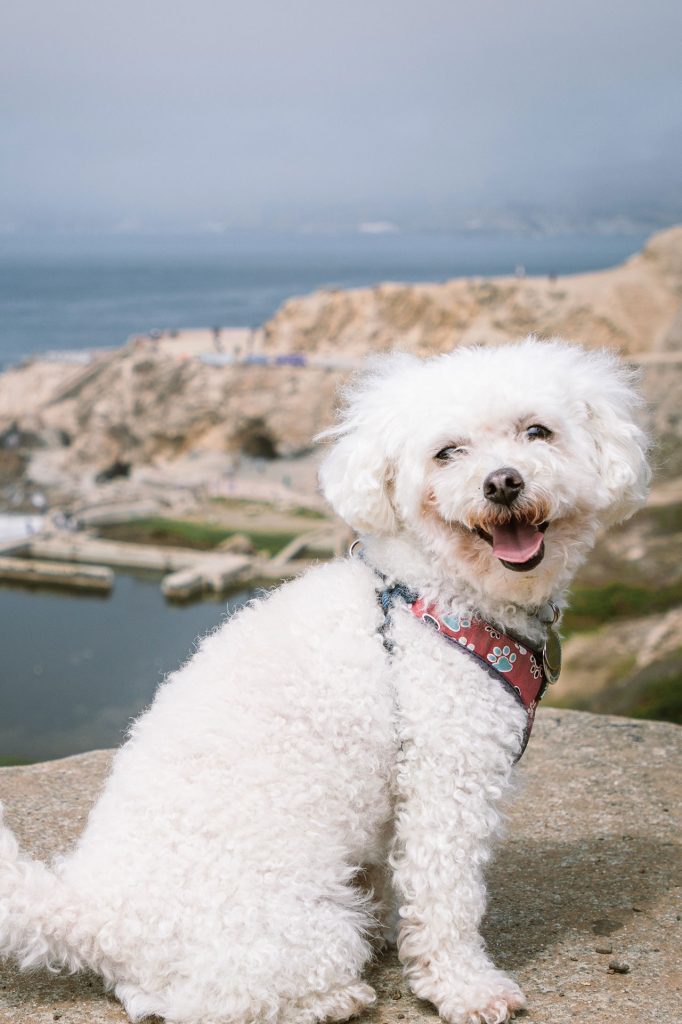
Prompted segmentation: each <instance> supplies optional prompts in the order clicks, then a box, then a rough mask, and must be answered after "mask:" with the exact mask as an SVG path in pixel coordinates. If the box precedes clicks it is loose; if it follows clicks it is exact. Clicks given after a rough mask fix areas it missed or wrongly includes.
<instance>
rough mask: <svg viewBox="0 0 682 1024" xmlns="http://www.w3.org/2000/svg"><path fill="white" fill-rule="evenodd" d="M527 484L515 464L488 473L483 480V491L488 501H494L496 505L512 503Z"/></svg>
mask: <svg viewBox="0 0 682 1024" xmlns="http://www.w3.org/2000/svg"><path fill="white" fill-rule="evenodd" d="M524 487H525V484H524V482H523V477H522V476H521V474H520V473H519V471H518V469H514V468H513V466H502V468H501V469H495V470H493V472H492V473H488V475H487V477H486V478H485V480H484V482H483V493H484V494H485V496H486V498H487V499H488V501H494V502H495V504H496V505H511V503H512V502H513V501H515V500H516V499H517V498H518V496H519V494H520V493H521V491H522V490H523V488H524Z"/></svg>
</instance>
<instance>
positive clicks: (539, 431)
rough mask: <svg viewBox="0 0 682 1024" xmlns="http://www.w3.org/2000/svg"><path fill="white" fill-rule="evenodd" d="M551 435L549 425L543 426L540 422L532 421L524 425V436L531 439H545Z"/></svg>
mask: <svg viewBox="0 0 682 1024" xmlns="http://www.w3.org/2000/svg"><path fill="white" fill-rule="evenodd" d="M551 436H552V431H551V430H550V429H549V427H543V425H542V423H533V425H532V426H530V427H526V437H527V438H529V439H530V440H531V441H547V440H548V439H549V438H550V437H551Z"/></svg>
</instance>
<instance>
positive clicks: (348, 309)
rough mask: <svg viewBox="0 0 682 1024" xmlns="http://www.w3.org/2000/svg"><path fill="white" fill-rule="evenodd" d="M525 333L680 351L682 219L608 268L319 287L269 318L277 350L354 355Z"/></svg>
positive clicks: (426, 349)
mask: <svg viewBox="0 0 682 1024" xmlns="http://www.w3.org/2000/svg"><path fill="white" fill-rule="evenodd" d="M529 333H534V334H539V335H540V336H541V337H551V336H552V335H558V336H561V337H565V338H572V339H573V340H575V341H579V342H581V343H582V344H583V345H587V346H589V347H599V346H602V345H605V346H607V347H610V348H615V349H617V350H618V351H619V352H622V353H624V354H628V355H631V354H633V353H641V352H664V351H666V350H673V349H675V350H677V351H679V349H680V344H681V343H682V227H676V228H672V229H671V230H669V231H663V232H661V233H659V234H657V235H654V236H653V237H652V238H651V240H650V241H649V242H648V244H647V245H646V247H645V248H644V249H643V250H642V252H641V253H638V254H637V255H635V256H633V257H632V258H631V259H629V260H628V261H627V262H626V263H624V264H623V265H622V266H619V267H615V268H613V269H612V270H604V271H600V272H598V273H590V274H575V275H570V276H567V277H560V278H546V277H545V278H540V277H524V278H521V279H517V278H513V277H506V278H505V277H503V278H487V279H482V278H478V279H470V278H459V279H457V280H453V281H447V282H445V283H444V284H419V285H405V284H381V285H378V286H377V287H375V288H361V289H357V290H353V291H317V292H314V293H313V294H312V295H307V296H305V297H303V298H295V299H290V300H289V301H288V302H285V303H284V305H283V306H282V307H281V309H280V310H279V312H278V313H277V314H276V315H275V316H274V317H273V319H272V320H271V321H270V322H269V323H268V324H266V327H265V334H266V343H267V345H268V346H269V347H270V348H271V349H273V350H275V351H281V352H293V351H302V352H329V353H333V352H343V353H344V354H349V353H352V354H354V355H360V354H364V353H366V352H368V351H386V350H388V349H391V348H395V347H399V348H402V349H406V350H408V351H411V352H420V353H431V352H444V351H447V350H448V349H451V348H454V347H455V346H457V345H470V344H471V345H473V344H475V345H495V344H500V343H503V342H505V341H508V340H509V339H510V338H518V337H521V336H523V335H525V334H529Z"/></svg>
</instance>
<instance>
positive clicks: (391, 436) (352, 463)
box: [317, 353, 420, 534]
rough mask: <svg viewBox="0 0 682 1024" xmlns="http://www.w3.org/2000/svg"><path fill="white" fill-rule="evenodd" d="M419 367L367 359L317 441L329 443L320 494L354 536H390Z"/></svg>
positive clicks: (398, 359) (399, 359)
mask: <svg viewBox="0 0 682 1024" xmlns="http://www.w3.org/2000/svg"><path fill="white" fill-rule="evenodd" d="M419 364H420V360H419V359H417V358H415V357H414V356H410V355H406V354H404V353H394V354H392V355H389V356H378V357H375V358H374V359H372V360H370V361H369V363H368V367H367V370H366V371H365V373H364V374H362V375H361V376H360V377H359V378H358V379H356V380H355V381H354V382H353V383H352V384H351V385H350V387H349V388H347V389H346V392H345V406H344V408H343V409H342V410H341V413H340V422H339V424H338V425H337V426H335V427H331V428H330V429H329V430H325V431H324V432H323V433H322V434H320V435H319V437H318V438H317V440H330V441H332V442H333V443H332V445H331V447H330V449H329V451H328V453H327V455H326V456H325V458H324V460H323V462H322V465H321V467H320V485H321V488H322V493H323V494H324V496H325V498H326V499H327V501H328V502H329V504H330V505H331V506H332V508H333V509H334V511H335V512H337V513H338V515H340V516H341V518H342V519H345V521H346V522H347V523H348V525H349V526H351V527H352V528H353V529H354V530H356V531H357V532H358V533H383V534H386V533H392V532H393V530H394V529H395V527H396V525H397V516H396V511H395V507H394V504H393V500H392V494H393V477H394V472H395V471H396V469H397V463H398V459H399V458H400V452H401V447H402V444H403V436H404V430H405V424H406V410H408V409H409V407H410V405H411V378H412V374H413V372H414V370H415V367H417V366H419Z"/></svg>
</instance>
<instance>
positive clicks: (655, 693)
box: [628, 673, 682, 725]
mask: <svg viewBox="0 0 682 1024" xmlns="http://www.w3.org/2000/svg"><path fill="white" fill-rule="evenodd" d="M628 714H629V715H631V716H632V717H633V718H655V719H657V720H658V721H663V722H676V723H677V724H678V725H682V675H680V674H679V673H678V675H676V676H674V677H671V678H662V679H657V680H655V681H654V682H650V683H648V684H647V687H646V689H645V690H643V691H642V692H641V693H640V694H639V695H638V698H637V700H635V702H634V703H633V704H632V706H631V707H630V708H629V710H628Z"/></svg>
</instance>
